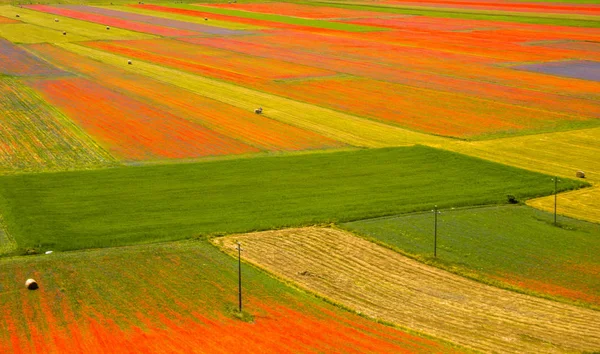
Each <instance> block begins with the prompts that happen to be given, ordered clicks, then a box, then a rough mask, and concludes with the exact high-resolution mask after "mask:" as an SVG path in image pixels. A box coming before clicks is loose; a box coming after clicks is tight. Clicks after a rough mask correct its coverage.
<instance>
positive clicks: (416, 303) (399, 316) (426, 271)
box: [213, 227, 600, 353]
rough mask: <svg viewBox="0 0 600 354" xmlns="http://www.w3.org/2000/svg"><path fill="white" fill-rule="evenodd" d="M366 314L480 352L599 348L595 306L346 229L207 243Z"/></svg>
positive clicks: (599, 325) (294, 231)
mask: <svg viewBox="0 0 600 354" xmlns="http://www.w3.org/2000/svg"><path fill="white" fill-rule="evenodd" d="M237 241H239V242H241V244H242V249H243V252H242V255H243V258H244V259H245V260H246V261H248V262H250V263H253V264H255V265H257V266H259V267H261V268H264V269H266V270H268V271H269V272H272V273H274V274H275V275H277V276H279V277H282V278H284V279H286V280H289V281H292V282H295V283H296V284H299V285H300V286H301V287H303V288H306V289H307V290H310V291H312V292H315V293H317V294H318V295H320V296H323V297H326V298H329V299H331V300H332V301H334V302H336V303H339V304H342V305H344V306H346V307H348V308H351V309H354V310H356V311H357V312H360V313H362V314H365V315H367V316H370V317H373V318H377V319H380V320H383V321H386V322H390V323H394V324H397V325H400V326H403V327H408V328H411V329H414V330H417V331H420V332H423V333H426V334H429V335H432V336H435V337H438V338H443V339H446V340H449V341H452V342H454V343H457V344H460V345H464V346H467V347H470V348H473V349H477V350H483V351H486V352H502V353H508V352H513V353H524V352H528V353H559V352H572V351H597V350H600V312H598V311H594V310H590V309H585V308H579V307H576V306H570V305H566V304H561V303H556V302H552V301H548V300H545V299H540V298H536V297H532V296H527V295H523V294H518V293H514V292H511V291H507V290H502V289H498V288H495V287H492V286H488V285H484V284H481V283H478V282H475V281H472V280H468V279H465V278H462V277H460V276H457V275H454V274H451V273H448V272H445V271H442V270H440V269H437V268H433V267H430V266H426V265H424V264H421V263H419V262H417V261H415V260H412V259H410V258H407V257H405V256H402V255H400V254H398V253H396V252H394V251H392V250H389V249H386V248H384V247H381V246H379V245H376V244H374V243H371V242H369V241H366V240H364V239H362V238H360V237H356V236H354V235H352V234H351V233H349V232H346V231H340V230H336V229H329V228H316V227H311V228H299V229H287V230H277V231H267V232H256V233H250V234H244V235H231V236H227V237H223V238H217V239H215V240H214V241H213V242H214V243H215V244H217V245H218V246H220V247H222V248H223V249H225V250H226V251H227V252H231V253H234V252H235V255H236V256H237V251H235V245H236V242H237Z"/></svg>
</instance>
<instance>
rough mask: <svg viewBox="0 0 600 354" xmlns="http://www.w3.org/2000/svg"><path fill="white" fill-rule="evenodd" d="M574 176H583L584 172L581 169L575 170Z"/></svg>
mask: <svg viewBox="0 0 600 354" xmlns="http://www.w3.org/2000/svg"><path fill="white" fill-rule="evenodd" d="M575 176H577V177H579V178H585V172H583V171H577V172H576V173H575Z"/></svg>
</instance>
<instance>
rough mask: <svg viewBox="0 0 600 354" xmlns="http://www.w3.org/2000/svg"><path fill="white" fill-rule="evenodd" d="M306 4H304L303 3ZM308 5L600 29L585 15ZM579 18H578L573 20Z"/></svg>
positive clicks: (597, 22) (332, 4) (408, 7)
mask: <svg viewBox="0 0 600 354" xmlns="http://www.w3.org/2000/svg"><path fill="white" fill-rule="evenodd" d="M303 4H304V3H303ZM306 4H307V5H315V6H330V7H339V8H343V9H350V10H366V11H379V12H383V13H394V14H406V15H419V16H430V17H441V18H458V19H465V20H485V21H504V22H517V23H531V24H538V25H556V26H572V27H591V28H598V27H600V19H594V17H593V16H583V15H560V14H542V13H535V14H521V13H515V12H510V13H508V12H502V11H484V10H479V11H478V10H470V9H469V10H467V9H450V8H448V9H434V8H432V9H429V8H414V7H410V6H406V7H402V5H400V4H399V5H394V6H389V5H381V6H378V5H371V4H365V5H363V4H345V3H339V2H327V1H323V2H317V3H306ZM573 17H578V18H573Z"/></svg>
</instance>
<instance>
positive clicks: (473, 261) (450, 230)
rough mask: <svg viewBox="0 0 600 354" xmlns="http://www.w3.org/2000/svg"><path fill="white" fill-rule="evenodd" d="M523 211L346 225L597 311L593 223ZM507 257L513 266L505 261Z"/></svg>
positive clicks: (447, 213)
mask: <svg viewBox="0 0 600 354" xmlns="http://www.w3.org/2000/svg"><path fill="white" fill-rule="evenodd" d="M557 221H558V224H559V227H556V226H554V216H553V215H552V214H550V213H546V212H542V211H539V210H535V209H532V208H529V207H526V206H502V207H486V208H476V209H473V208H468V209H456V210H452V209H444V210H442V211H441V213H440V214H439V215H438V218H437V228H438V229H437V232H438V233H437V259H434V258H433V249H434V227H435V226H434V216H433V213H432V212H426V213H418V214H410V215H405V216H398V217H391V218H381V219H371V220H361V221H356V222H352V223H347V224H343V225H342V226H343V227H344V228H347V229H348V230H352V231H354V232H357V233H359V234H361V235H365V236H367V237H369V238H372V239H374V240H377V241H378V242H381V243H383V244H385V245H388V246H391V247H394V248H396V249H399V250H401V251H402V252H405V253H407V254H410V255H413V256H416V257H417V259H422V260H426V261H427V262H433V263H439V265H440V266H442V267H444V268H446V269H449V270H451V271H454V272H458V273H459V274H466V275H470V276H475V277H478V276H479V274H481V275H483V276H484V277H485V278H486V280H487V281H488V282H489V281H492V282H494V281H500V282H502V283H505V284H509V285H513V286H515V287H518V288H523V289H527V290H532V291H537V292H539V293H541V294H549V295H554V296H557V297H563V298H567V299H571V300H575V301H580V302H582V303H587V304H592V305H594V306H596V307H598V306H600V282H599V281H598V278H599V276H600V256H598V255H599V254H600V249H598V247H600V245H599V244H598V235H599V234H600V228H599V225H598V224H594V223H589V222H585V221H577V220H573V219H569V218H563V217H560V216H559V217H558V220H557ZM507 259H510V260H511V261H510V262H507Z"/></svg>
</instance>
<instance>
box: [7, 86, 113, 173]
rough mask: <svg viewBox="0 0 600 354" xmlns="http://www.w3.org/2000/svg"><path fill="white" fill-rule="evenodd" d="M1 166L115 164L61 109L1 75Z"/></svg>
mask: <svg viewBox="0 0 600 354" xmlns="http://www.w3.org/2000/svg"><path fill="white" fill-rule="evenodd" d="M0 97H1V98H0V112H2V119H1V120H0V169H4V170H6V171H17V170H40V169H73V168H85V167H94V166H102V165H111V164H114V163H115V162H114V160H113V158H112V156H110V155H109V154H108V153H107V152H106V151H104V150H103V149H102V148H100V147H99V146H98V145H97V144H96V143H95V142H94V141H93V140H91V139H90V138H89V137H88V136H87V135H86V134H85V133H83V131H82V130H81V129H80V128H79V127H77V126H75V125H74V124H73V123H72V122H71V121H69V119H68V118H66V117H65V116H64V115H63V114H62V113H60V112H59V111H57V110H56V109H55V108H54V107H52V106H50V105H49V104H48V103H46V102H45V101H44V100H43V99H42V98H41V97H40V96H39V95H38V94H37V93H35V92H34V91H33V90H31V89H30V88H28V87H27V86H25V85H24V84H22V83H21V82H20V81H17V80H14V79H7V78H3V79H0Z"/></svg>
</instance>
